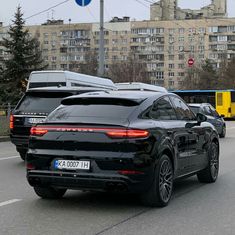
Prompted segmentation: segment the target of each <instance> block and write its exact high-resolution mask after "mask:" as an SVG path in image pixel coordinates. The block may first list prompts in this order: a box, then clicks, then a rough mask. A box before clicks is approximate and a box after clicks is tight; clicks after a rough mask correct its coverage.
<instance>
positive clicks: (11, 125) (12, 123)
mask: <svg viewBox="0 0 235 235" xmlns="http://www.w3.org/2000/svg"><path fill="white" fill-rule="evenodd" d="M9 127H10V129H11V130H12V129H13V128H14V116H13V115H12V114H11V115H10V124H9Z"/></svg>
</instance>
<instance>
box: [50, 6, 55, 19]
mask: <svg viewBox="0 0 235 235" xmlns="http://www.w3.org/2000/svg"><path fill="white" fill-rule="evenodd" d="M54 13H55V10H54V9H52V10H51V19H52V20H54Z"/></svg>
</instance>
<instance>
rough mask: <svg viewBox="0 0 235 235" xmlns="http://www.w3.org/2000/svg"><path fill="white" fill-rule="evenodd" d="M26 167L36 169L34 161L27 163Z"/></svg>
mask: <svg viewBox="0 0 235 235" xmlns="http://www.w3.org/2000/svg"><path fill="white" fill-rule="evenodd" d="M26 169H27V170H34V169H35V166H34V165H33V164H32V163H27V164H26Z"/></svg>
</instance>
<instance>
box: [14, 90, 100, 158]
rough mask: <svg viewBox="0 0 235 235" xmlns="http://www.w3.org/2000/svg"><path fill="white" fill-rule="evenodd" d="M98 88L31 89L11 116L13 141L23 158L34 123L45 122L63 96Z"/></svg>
mask: <svg viewBox="0 0 235 235" xmlns="http://www.w3.org/2000/svg"><path fill="white" fill-rule="evenodd" d="M96 90H97V88H92V87H79V89H78V88H65V87H50V88H48V87H46V88H34V89H29V90H28V91H27V92H26V93H25V95H24V96H23V97H22V98H21V100H20V101H19V103H18V104H17V106H16V108H15V109H14V110H13V112H12V114H11V116H10V138H11V142H12V143H13V144H15V145H16V150H17V151H18V152H19V154H20V156H21V158H22V159H23V160H24V159H25V155H26V152H27V150H28V141H29V135H30V128H31V127H32V126H33V125H35V124H37V123H42V122H44V120H45V118H46V117H47V115H48V114H49V113H50V112H51V111H53V110H54V109H55V108H57V107H58V106H59V105H60V102H61V100H62V99H63V98H65V97H68V96H72V95H78V94H81V93H85V92H90V91H96ZM99 90H102V88H101V89H99Z"/></svg>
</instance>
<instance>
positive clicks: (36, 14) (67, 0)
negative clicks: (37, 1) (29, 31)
mask: <svg viewBox="0 0 235 235" xmlns="http://www.w3.org/2000/svg"><path fill="white" fill-rule="evenodd" d="M69 1H70V0H66V1H63V2H60V3H58V4H56V5H54V6H51V7H49V8H47V9H45V10H43V11H40V12H38V13H35V14H33V15H31V16H29V17H26V18H25V20H28V19H30V18H32V17H35V16H38V15H41V14H42V13H45V12H47V11H49V10H51V9H53V8H56V7H58V6H60V5H62V4H64V3H66V2H69Z"/></svg>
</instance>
